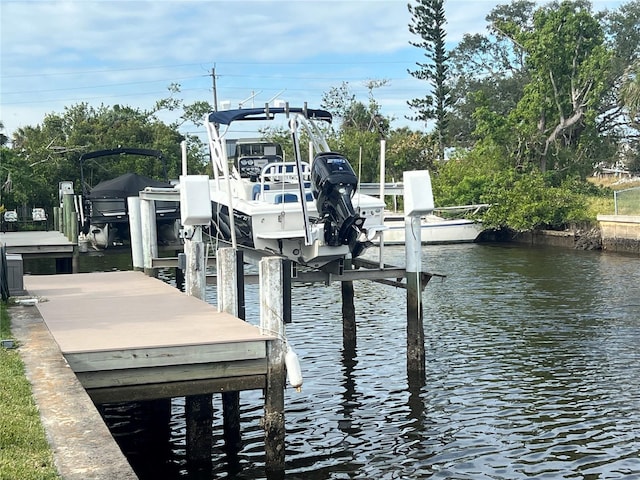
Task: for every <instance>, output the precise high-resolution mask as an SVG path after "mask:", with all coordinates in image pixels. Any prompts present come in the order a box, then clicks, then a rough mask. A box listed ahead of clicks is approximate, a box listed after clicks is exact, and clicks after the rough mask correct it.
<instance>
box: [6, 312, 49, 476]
mask: <svg viewBox="0 0 640 480" xmlns="http://www.w3.org/2000/svg"><path fill="white" fill-rule="evenodd" d="M8 309H9V308H8V306H7V304H6V303H4V302H2V303H0V338H2V339H3V340H5V339H12V338H13V337H12V336H11V321H10V318H9V312H8ZM0 379H2V380H1V381H2V388H0V478H2V479H7V480H9V479H16V480H18V479H20V480H59V479H60V478H61V477H60V476H59V475H58V472H57V470H56V468H55V465H54V463H53V454H52V452H51V449H50V447H49V444H48V443H47V439H46V436H45V432H44V427H43V426H42V423H41V421H40V414H39V412H38V408H37V407H36V405H35V402H34V400H33V396H32V393H31V385H30V384H29V381H28V380H27V377H26V376H25V372H24V364H23V363H22V359H21V358H20V355H19V354H18V351H17V350H8V349H5V348H0Z"/></svg>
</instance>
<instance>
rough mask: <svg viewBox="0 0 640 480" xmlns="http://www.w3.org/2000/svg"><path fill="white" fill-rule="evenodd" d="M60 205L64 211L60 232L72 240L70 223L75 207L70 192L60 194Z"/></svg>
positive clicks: (73, 216) (73, 217)
mask: <svg viewBox="0 0 640 480" xmlns="http://www.w3.org/2000/svg"><path fill="white" fill-rule="evenodd" d="M62 205H63V212H64V223H63V227H62V233H64V236H65V237H67V239H68V240H70V241H74V239H73V231H72V228H73V227H72V224H73V222H74V220H75V218H76V215H75V213H76V209H75V205H74V203H73V194H72V193H65V194H64V195H63V196H62Z"/></svg>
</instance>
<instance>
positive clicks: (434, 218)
mask: <svg viewBox="0 0 640 480" xmlns="http://www.w3.org/2000/svg"><path fill="white" fill-rule="evenodd" d="M486 207H488V205H484V204H483V205H465V206H463V207H450V208H448V209H439V210H440V211H443V210H445V211H446V210H449V211H452V210H453V209H456V210H460V211H461V210H464V209H467V210H468V211H469V210H476V211H478V210H480V209H482V208H486ZM437 210H438V209H436V211H437ZM384 225H385V227H386V230H384V236H383V238H384V244H385V245H404V243H405V232H406V230H405V217H404V216H403V215H401V214H398V213H392V214H385V217H384ZM484 230H485V228H484V227H483V225H482V223H480V222H479V221H477V220H472V219H468V218H444V217H442V216H439V215H436V214H429V215H424V216H423V217H421V222H420V232H419V233H416V235H418V234H419V235H420V241H421V243H424V244H446V243H470V242H475V241H476V240H477V239H478V237H479V236H480V234H481V233H482V232H483V231H484Z"/></svg>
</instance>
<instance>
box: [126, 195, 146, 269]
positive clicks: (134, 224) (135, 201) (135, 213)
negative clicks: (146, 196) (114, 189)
mask: <svg viewBox="0 0 640 480" xmlns="http://www.w3.org/2000/svg"><path fill="white" fill-rule="evenodd" d="M140 202H141V200H140V197H128V198H127V207H128V208H127V210H128V212H129V232H130V233H131V261H132V263H133V269H134V270H136V271H138V272H140V271H143V270H144V253H143V248H142V219H141V218H140V212H141V209H140Z"/></svg>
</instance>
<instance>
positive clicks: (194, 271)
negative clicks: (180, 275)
mask: <svg viewBox="0 0 640 480" xmlns="http://www.w3.org/2000/svg"><path fill="white" fill-rule="evenodd" d="M185 237H186V238H185V241H184V253H185V255H186V257H187V268H186V270H185V288H184V291H185V293H186V294H187V295H191V296H193V297H197V298H199V299H200V300H206V299H205V290H206V287H207V265H206V263H205V258H204V256H205V255H204V249H205V244H204V242H203V241H202V227H201V226H199V225H197V226H193V227H188V228H187V231H186V232H185Z"/></svg>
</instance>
